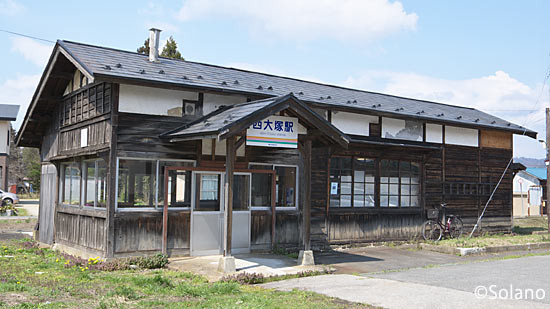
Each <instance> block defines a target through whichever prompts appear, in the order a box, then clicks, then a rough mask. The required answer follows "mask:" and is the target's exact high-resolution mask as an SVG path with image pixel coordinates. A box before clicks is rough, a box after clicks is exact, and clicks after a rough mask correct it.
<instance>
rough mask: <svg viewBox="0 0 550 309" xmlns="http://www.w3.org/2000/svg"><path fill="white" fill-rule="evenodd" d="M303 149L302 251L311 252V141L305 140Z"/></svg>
mask: <svg viewBox="0 0 550 309" xmlns="http://www.w3.org/2000/svg"><path fill="white" fill-rule="evenodd" d="M304 146H305V149H304V152H303V154H304V175H305V186H306V187H305V199H304V201H305V203H304V210H303V216H302V218H303V224H302V226H303V227H304V232H303V236H304V250H305V251H307V250H311V237H310V233H311V139H308V140H306V142H305V145H304Z"/></svg>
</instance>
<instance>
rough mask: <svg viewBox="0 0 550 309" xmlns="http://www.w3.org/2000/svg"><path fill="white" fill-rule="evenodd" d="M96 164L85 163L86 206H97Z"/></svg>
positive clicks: (93, 162) (92, 162)
mask: <svg viewBox="0 0 550 309" xmlns="http://www.w3.org/2000/svg"><path fill="white" fill-rule="evenodd" d="M95 164H96V162H95V161H86V162H84V171H85V172H86V176H85V178H86V180H85V182H84V206H90V207H94V206H95V197H96V165H95Z"/></svg>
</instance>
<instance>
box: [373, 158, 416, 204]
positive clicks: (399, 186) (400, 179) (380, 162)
mask: <svg viewBox="0 0 550 309" xmlns="http://www.w3.org/2000/svg"><path fill="white" fill-rule="evenodd" d="M383 160H388V161H397V178H398V179H399V182H398V183H397V188H398V191H397V200H398V206H389V202H388V206H382V203H381V199H380V198H381V197H382V194H381V193H379V200H378V205H379V207H380V208H381V209H419V208H421V207H422V163H421V162H418V161H413V160H402V159H380V160H379V164H380V167H379V168H380V170H382V166H381V165H382V161H383ZM401 162H408V163H409V164H411V165H412V163H416V164H418V169H419V174H418V184H417V185H418V195H413V194H411V188H412V186H413V184H412V183H411V182H409V183H408V184H406V183H403V182H402V176H401V175H402V173H401V172H402V170H401ZM379 178H382V176H381V175H379ZM411 179H412V177H411ZM387 184H388V186H389V185H391V182H388V183H387ZM378 185H379V192H381V191H382V190H381V185H382V182H381V180H380V179H379V181H378ZM402 185H408V186H409V194H407V195H404V196H408V197H409V206H403V205H402V204H401V198H402V197H403V195H402V194H401V189H402ZM388 190H389V188H388ZM388 192H389V191H388ZM384 195H385V196H388V199H389V197H390V196H394V195H393V194H389V193H388V194H384ZM412 196H418V205H417V206H410V198H411V197H412Z"/></svg>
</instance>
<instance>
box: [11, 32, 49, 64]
mask: <svg viewBox="0 0 550 309" xmlns="http://www.w3.org/2000/svg"><path fill="white" fill-rule="evenodd" d="M11 41H12V47H11V50H12V51H14V52H18V53H20V54H21V55H23V57H24V58H25V59H27V60H29V61H31V62H32V63H34V64H36V65H37V66H39V67H44V66H46V63H47V62H48V58H49V57H50V54H51V52H52V46H51V45H46V44H42V43H38V42H37V41H36V40H33V39H30V38H25V37H15V38H12V40H11Z"/></svg>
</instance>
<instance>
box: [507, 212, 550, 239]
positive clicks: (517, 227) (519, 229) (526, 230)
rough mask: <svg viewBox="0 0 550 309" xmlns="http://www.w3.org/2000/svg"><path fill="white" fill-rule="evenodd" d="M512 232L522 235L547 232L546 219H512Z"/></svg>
mask: <svg viewBox="0 0 550 309" xmlns="http://www.w3.org/2000/svg"><path fill="white" fill-rule="evenodd" d="M512 231H513V232H514V233H516V234H523V235H525V234H532V233H533V232H538V231H540V232H542V231H548V218H547V217H539V216H536V217H535V216H534V217H525V218H514V228H513V230H512Z"/></svg>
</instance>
